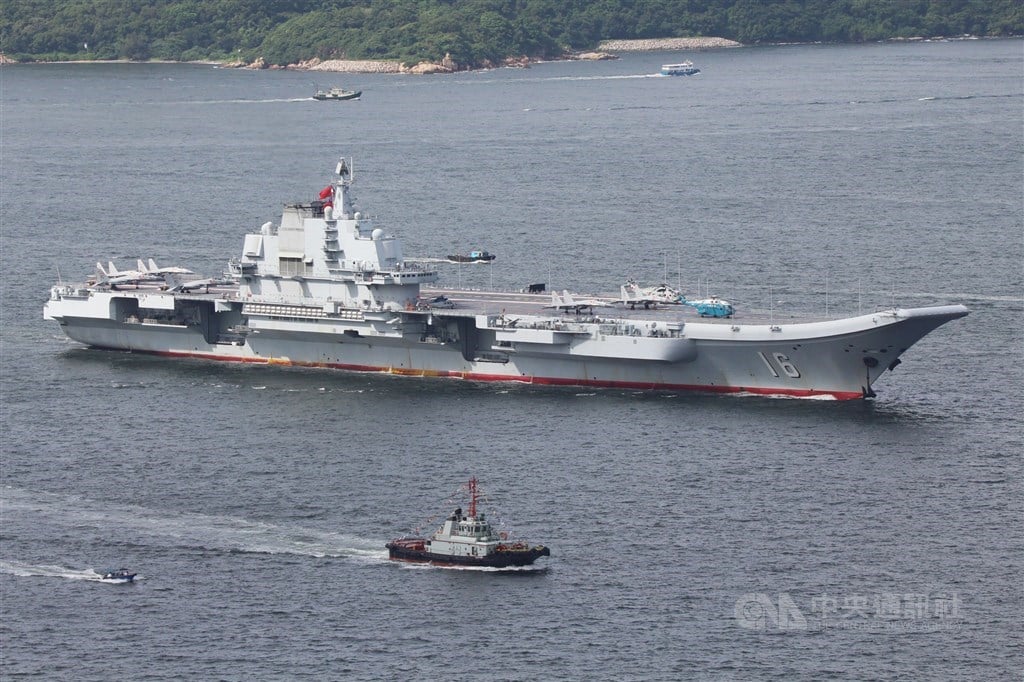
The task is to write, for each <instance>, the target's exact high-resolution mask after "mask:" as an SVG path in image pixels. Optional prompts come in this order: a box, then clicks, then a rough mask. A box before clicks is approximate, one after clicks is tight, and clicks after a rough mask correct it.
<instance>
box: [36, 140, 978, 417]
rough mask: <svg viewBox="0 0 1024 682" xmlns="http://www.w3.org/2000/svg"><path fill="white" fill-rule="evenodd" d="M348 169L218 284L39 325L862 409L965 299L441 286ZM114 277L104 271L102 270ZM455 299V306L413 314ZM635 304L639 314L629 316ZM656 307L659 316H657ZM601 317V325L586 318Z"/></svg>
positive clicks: (97, 340) (132, 281)
mask: <svg viewBox="0 0 1024 682" xmlns="http://www.w3.org/2000/svg"><path fill="white" fill-rule="evenodd" d="M352 183H353V175H352V173H351V163H350V162H349V161H346V160H342V161H341V162H340V163H339V164H338V166H337V168H336V176H335V178H334V180H333V182H332V183H331V184H330V185H329V186H328V187H326V188H324V189H323V190H322V191H321V193H320V198H319V199H316V200H312V201H307V202H305V203H295V204H289V205H287V206H285V209H284V213H283V214H282V216H281V220H280V222H279V223H278V224H273V223H270V222H268V223H266V224H264V225H263V226H262V227H261V228H260V229H258V230H257V231H255V232H252V233H250V234H247V235H245V238H244V242H243V245H242V249H241V254H240V257H239V258H237V259H235V260H232V261H231V262H230V263H229V269H228V273H227V274H228V275H229V277H227V278H213V279H203V278H196V279H193V280H191V282H186V283H184V284H182V283H181V281H180V279H178V278H180V275H171V274H168V275H166V276H167V277H176V279H175V280H174V281H175V282H176V283H175V284H173V285H171V284H170V283H164V284H160V283H159V282H154V281H151V280H150V279H148V278H141V277H136V278H129V279H128V280H118V282H119V284H116V285H115V284H112V283H111V280H110V278H109V277H106V278H104V277H97V278H95V279H93V280H91V281H90V282H88V283H84V284H65V283H62V284H57V285H55V286H53V287H52V288H51V290H50V296H49V300H48V301H47V302H46V304H45V306H44V310H43V315H44V317H45V318H46V319H48V320H52V321H54V322H56V323H57V324H59V325H60V327H61V329H62V330H63V331H64V333H66V334H67V335H68V336H69V337H70V338H72V339H74V340H75V341H78V342H80V343H83V344H85V345H87V346H91V347H94V348H101V349H115V350H125V351H132V352H136V353H152V354H156V355H163V356H167V357H174V358H197V359H203V360H217V361H224V362H242V363H265V364H278V365H296V366H303V367H320V368H331V369H340V370H354V371H367V372H386V373H389V374H398V375H403V376H409V377H451V378H457V379H464V380H472V381H509V382H523V383H529V384H547V385H556V386H586V387H610V388H622V389H630V390H658V389H663V390H671V391H679V390H695V391H706V392H715V393H737V394H757V395H783V396H792V397H831V398H835V399H840V400H846V399H854V398H861V397H871V396H873V395H874V391H873V389H872V385H873V384H874V383H875V381H876V380H877V379H878V378H879V377H880V376H881V375H882V374H883V373H884V372H885V371H886V370H887V369H893V368H895V367H896V366H897V365H898V364H900V358H901V356H902V355H903V354H904V353H905V352H906V351H907V349H909V348H910V347H911V346H912V345H913V344H914V343H915V342H917V341H918V340H919V339H920V338H921V337H923V336H924V335H926V334H928V333H929V332H931V331H932V330H933V329H935V328H936V327H939V326H940V325H942V324H945V323H946V322H948V321H950V320H954V319H956V318H959V317H963V316H964V315H967V314H968V311H967V308H965V307H964V306H962V305H945V306H934V307H925V308H897V307H893V308H890V309H886V310H878V311H874V312H870V313H867V314H864V315H857V316H855V317H848V318H843V319H817V320H814V319H810V318H808V319H806V320H802V321H786V322H778V323H777V322H775V320H774V319H773V317H771V316H769V315H758V314H752V313H751V314H746V313H745V314H739V313H735V312H734V313H733V314H732V317H731V318H728V319H726V318H724V317H723V318H718V319H716V318H714V317H711V318H708V319H702V318H699V317H697V316H696V313H695V312H694V310H693V309H692V308H690V307H688V306H683V305H659V301H660V299H659V298H658V297H659V296H660V297H665V296H669V295H677V294H678V292H674V291H672V292H669V291H668V290H667V289H666V290H665V291H661V290H660V289H658V288H655V289H654V290H652V291H647V290H641V289H635V290H634V289H629V290H627V291H626V292H625V293H624V294H623V299H622V300H618V299H614V298H612V299H608V304H609V306H610V305H611V304H612V303H628V304H630V305H619V306H617V307H616V308H614V309H613V310H612V311H610V312H609V313H608V314H607V315H605V314H604V311H602V310H601V307H600V304H601V299H599V298H596V297H592V298H587V299H586V300H585V304H581V303H580V302H579V301H577V300H576V299H575V298H573V300H572V301H571V302H570V301H569V300H568V299H570V298H572V297H570V295H569V293H568V292H566V293H565V294H564V295H563V296H560V297H558V301H557V304H556V303H552V298H551V297H550V296H546V295H544V294H543V293H536V294H533V293H521V292H500V291H459V292H454V291H452V290H440V289H437V288H433V289H430V288H428V287H430V286H432V285H434V284H435V282H436V281H437V280H438V273H437V271H436V270H435V269H433V266H431V265H430V264H429V263H425V262H418V261H413V260H406V259H405V257H404V255H403V253H402V244H401V241H400V240H399V239H398V238H397V237H395V236H393V235H391V234H388V233H386V232H385V231H384V230H383V229H381V228H378V227H376V226H375V225H374V223H373V221H372V220H371V219H370V218H368V217H367V216H366V214H364V213H362V212H361V211H358V210H356V208H355V205H354V201H353V199H352V196H351V185H352ZM108 275H109V270H108ZM455 293H457V296H458V300H459V306H458V308H455V309H451V310H449V309H443V308H439V307H436V306H427V307H426V308H424V306H422V305H421V302H422V301H423V300H430V299H432V298H434V297H436V296H440V295H445V296H449V297H451V296H452V295H453V294H455ZM637 303H644V305H636V304H637ZM652 303H653V304H652ZM599 311H600V312H601V314H600V315H597V314H595V313H596V312H599Z"/></svg>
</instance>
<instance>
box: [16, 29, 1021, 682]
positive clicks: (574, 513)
mask: <svg viewBox="0 0 1024 682" xmlns="http://www.w3.org/2000/svg"><path fill="white" fill-rule="evenodd" d="M686 57H689V58H691V59H693V60H694V61H695V62H696V64H697V66H699V67H700V68H701V69H702V73H701V74H700V75H699V76H695V77H692V78H662V77H657V76H655V75H654V74H656V73H657V71H658V68H659V66H660V65H661V63H663V62H673V61H679V60H682V59H684V58H686ZM1022 74H1024V42H1022V41H1021V40H1001V41H964V42H948V43H925V42H922V43H912V44H886V45H865V46H855V47H842V46H792V47H772V48H759V49H754V48H750V49H748V48H743V49H735V50H723V51H716V52H704V53H696V54H683V53H647V54H630V55H624V56H623V58H622V59H620V60H618V61H613V62H600V63H590V62H575V63H550V64H539V65H536V66H534V67H532V68H530V69H525V70H511V69H504V70H497V71H489V72H478V73H467V74H456V75H451V76H439V77H406V76H386V77H385V76H371V75H346V76H342V75H330V74H311V73H296V72H273V71H265V72H253V71H241V70H224V69H216V68H211V67H209V66H192V65H40V66H4V67H3V68H2V69H0V101H2V104H0V116H2V139H0V180H2V188H0V199H2V206H0V221H2V222H0V258H2V264H0V285H2V306H0V318H2V319H0V331H2V346H0V354H2V355H0V359H2V377H0V378H2V393H0V408H2V414H0V416H2V422H0V426H2V433H0V436H2V438H0V453H2V456H0V465H2V467H0V474H2V486H0V598H2V602H0V647H2V649H0V677H2V678H3V679H4V680H22V679H41V680H54V679H69V680H109V679H122V680H171V679H174V680H177V679H190V680H192V679H194V680H292V679H317V680H321V679H322V680H345V679H360V680H363V679H366V680H374V679H381V680H394V679H428V680H442V679H443V680H535V679H554V680H577V679H609V680H626V679H629V680H633V679H635V680H678V679H691V678H714V679H779V680H817V679H821V680H826V679H828V680H831V679H867V678H872V679H895V678H913V679H917V678H957V679H997V678H1007V677H1011V676H1019V674H1020V670H1021V669H1022V667H1024V642H1022V634H1021V631H1022V629H1021V623H1022V619H1024V594H1022V571H1021V569H1022V559H1021V557H1022V556H1024V533H1022V530H1021V529H1022V524H1021V521H1022V516H1024V514H1022V497H1024V496H1022V483H1021V480H1022V479H1021V475H1022V462H1021V457H1022V454H1021V453H1022V450H1024V434H1022V431H1024V429H1022V424H1021V417H1020V414H1021V408H1022V404H1021V403H1022V400H1021V389H1022V386H1024V381H1022V379H1024V376H1022V370H1021V367H1022V365H1024V352H1022V351H1024V347H1022V327H1024V325H1022V322H1024V303H1022V292H1024V206H1022V201H1024V200H1022V196H1024V113H1022V112H1024V75H1022ZM316 85H320V86H328V85H341V86H345V87H351V88H357V89H361V90H362V91H363V93H364V94H363V98H362V100H361V101H358V102H347V103H319V102H315V101H312V100H311V99H310V95H311V94H312V92H313V90H314V87H315V86H316ZM342 154H344V155H346V156H353V157H354V158H355V167H356V182H357V185H356V190H357V192H356V193H357V196H358V198H359V200H360V203H361V206H362V207H363V209H364V210H366V211H367V212H369V213H371V214H374V215H377V216H379V218H380V219H381V220H382V221H383V222H384V223H385V226H386V227H387V228H388V229H389V231H392V232H395V233H398V234H401V235H403V236H404V237H405V239H406V252H407V254H409V255H421V256H441V255H444V254H446V253H450V252H453V250H458V251H465V250H469V249H473V248H485V249H487V250H489V251H491V252H494V253H497V254H498V258H497V260H496V261H495V262H494V265H493V266H492V267H490V268H487V267H463V268H458V267H456V266H445V270H444V271H443V275H444V282H445V283H447V284H449V285H452V286H455V285H459V284H461V285H463V286H490V285H493V286H495V287H503V288H519V287H522V286H524V285H525V284H527V283H531V282H546V283H548V284H549V285H551V286H553V287H557V288H568V289H571V290H573V291H578V292H585V293H604V292H614V291H617V289H618V286H619V284H620V283H622V282H623V281H624V280H625V279H626V278H627V277H636V278H638V279H639V280H641V281H643V282H647V283H656V282H658V281H662V280H668V281H669V282H670V283H673V284H679V285H681V287H682V289H683V290H684V291H685V292H686V293H688V294H690V295H696V294H697V293H698V287H699V288H700V291H701V292H702V293H703V291H705V290H708V289H710V292H711V293H715V294H719V295H721V296H724V297H726V298H728V299H730V300H732V301H734V302H735V303H736V304H737V305H739V306H742V307H744V308H747V309H750V308H760V309H771V310H772V311H773V313H774V314H775V315H776V316H778V317H780V318H784V317H785V316H786V315H789V314H796V313H807V312H818V313H823V314H824V313H825V312H826V311H827V313H828V314H829V315H846V314H852V313H856V312H857V311H858V310H864V311H867V310H873V309H875V307H877V306H887V305H891V304H892V303H893V302H894V301H895V302H896V303H897V304H901V305H910V306H917V305H927V304H932V303H956V302H960V303H964V304H966V305H968V306H969V307H970V308H971V310H972V313H971V315H970V316H969V317H967V318H965V319H963V320H959V321H955V322H953V323H951V324H949V325H947V326H945V327H943V328H941V329H939V330H938V331H936V332H935V333H933V334H932V335H931V336H929V337H927V338H926V339H924V340H923V341H922V342H921V343H919V344H918V345H917V346H915V347H914V348H913V349H911V351H910V352H909V353H908V354H907V355H906V356H905V357H904V362H903V364H902V365H901V366H900V367H899V368H898V369H897V370H896V371H895V372H894V373H892V374H890V375H887V376H886V377H884V379H883V380H882V381H880V382H879V383H878V384H877V385H876V387H875V388H876V390H877V391H878V393H879V396H878V398H877V399H876V400H874V401H873V402H867V403H863V402H859V401H858V402H853V403H831V402H822V401H798V400H780V399H774V400H773V399H761V398H737V397H723V396H703V395H684V394H678V395H676V394H645V393H639V392H630V391H587V392H581V391H578V390H573V389H536V388H528V387H520V386H503V385H472V384H465V383H460V382H456V381H452V380H413V379H407V378H396V377H389V376H376V375H365V374H346V373H341V372H318V371H307V370H294V369H281V368H268V367H237V366H229V365H218V364H212V363H203V362H192V361H176V360H169V359H160V358H150V357H139V356H134V355H131V354H124V353H114V352H102V351H94V350H87V349H84V348H81V347H78V346H77V345H76V344H74V343H71V342H69V341H67V340H66V339H65V338H63V337H62V335H61V334H60V332H59V329H58V328H57V327H56V325H53V324H52V323H46V322H44V321H43V320H42V305H43V302H44V300H45V299H46V297H47V294H48V289H49V287H50V286H51V284H53V283H54V282H55V281H56V280H57V279H58V277H60V278H62V279H64V280H81V279H82V278H84V277H85V276H86V275H87V274H89V273H91V272H92V270H93V267H94V264H95V263H96V262H97V261H103V262H104V263H105V262H106V261H107V260H114V261H115V262H116V263H117V264H118V265H120V266H123V267H128V266H132V265H133V264H134V262H135V259H136V258H139V257H142V258H149V257H152V258H155V259H156V260H157V261H159V262H160V263H161V264H164V263H166V264H179V265H184V266H188V267H191V268H192V269H193V270H196V271H198V272H201V273H205V274H217V273H219V272H220V271H221V270H222V269H223V267H224V265H225V263H226V261H227V259H228V258H229V257H231V256H235V255H238V254H239V253H240V249H241V242H242V235H243V234H244V233H246V232H249V231H253V230H254V229H256V228H258V226H259V225H260V224H262V223H263V222H265V221H268V220H273V221H276V220H277V219H278V218H279V215H280V207H281V205H282V204H283V203H285V202H288V201H294V200H298V199H311V198H313V197H314V196H315V193H316V192H317V191H318V190H319V189H320V188H321V187H323V186H324V184H326V182H327V181H328V180H329V179H330V177H331V172H332V170H333V167H334V164H335V161H336V160H337V157H338V156H340V155H342ZM471 475H476V476H477V477H479V478H480V480H481V484H482V486H483V487H484V489H485V490H486V491H488V500H489V501H488V505H487V508H489V509H491V508H493V509H494V510H496V511H497V512H500V514H501V517H502V518H503V519H504V520H505V521H506V522H507V527H508V528H510V529H512V530H513V531H515V532H517V533H520V534H522V535H524V536H526V537H527V538H528V539H530V540H531V541H534V542H543V543H545V544H547V545H549V546H550V547H551V548H552V556H551V557H550V558H549V559H546V560H542V561H541V563H539V564H538V567H539V568H537V569H534V570H527V571H518V572H512V573H498V572H488V571H465V570H463V571H452V570H443V569H434V568H413V567H410V566H407V565H396V564H393V563H390V562H388V561H387V559H386V554H385V550H384V547H383V545H384V542H385V541H386V540H387V539H388V538H390V537H393V536H397V535H400V534H403V533H406V532H409V531H411V530H412V529H413V528H415V527H416V526H418V525H419V524H421V523H422V522H423V521H424V520H425V519H427V518H429V517H430V516H432V515H434V514H436V513H439V512H443V511H447V506H448V505H447V503H446V501H447V500H448V499H449V496H450V495H451V494H452V493H453V491H454V490H455V489H456V488H457V486H458V485H459V484H460V483H461V482H463V481H465V480H466V479H467V478H469V476H471ZM110 565H126V566H129V567H131V568H134V569H136V570H138V571H139V572H140V574H141V576H140V579H139V581H138V582H137V583H136V584H134V585H127V586H116V585H109V584H104V583H101V582H97V581H96V580H94V579H91V578H94V577H95V574H94V573H93V570H94V569H96V570H99V569H102V568H104V567H107V566H110Z"/></svg>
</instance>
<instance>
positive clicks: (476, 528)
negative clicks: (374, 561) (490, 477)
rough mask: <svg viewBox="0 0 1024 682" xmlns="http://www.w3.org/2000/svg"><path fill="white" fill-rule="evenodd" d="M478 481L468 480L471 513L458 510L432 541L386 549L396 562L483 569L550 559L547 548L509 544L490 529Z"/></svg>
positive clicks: (407, 540)
mask: <svg viewBox="0 0 1024 682" xmlns="http://www.w3.org/2000/svg"><path fill="white" fill-rule="evenodd" d="M477 499H478V493H477V485H476V479H475V478H471V479H469V513H467V514H463V513H462V508H461V507H459V508H458V509H456V510H455V511H454V512H452V514H451V515H450V516H449V517H448V518H447V519H445V522H444V524H442V526H441V527H440V528H439V529H438V530H437V531H436V532H435V533H434V534H433V535H431V536H430V537H429V538H422V537H404V538H398V539H395V540H392V541H391V542H389V543H387V544H386V545H385V546H386V547H387V548H388V558H390V559H392V560H394V561H411V562H414V563H423V564H435V565H438V566H482V567H488V568H509V567H512V566H527V565H529V564H532V563H533V562H534V561H536V560H537V559H539V558H540V557H542V556H551V550H550V549H548V548H547V547H545V546H544V545H534V546H532V547H531V546H530V545H529V544H527V543H526V542H521V541H520V542H509V541H507V540H506V539H504V537H503V534H501V533H498V532H496V531H495V530H494V528H493V527H492V526H491V524H490V522H489V521H488V520H487V518H486V517H485V515H484V513H483V512H480V513H479V514H477V509H476V505H477Z"/></svg>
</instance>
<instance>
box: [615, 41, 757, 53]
mask: <svg viewBox="0 0 1024 682" xmlns="http://www.w3.org/2000/svg"><path fill="white" fill-rule="evenodd" d="M721 47H743V44H742V43H737V42H736V41H735V40H728V39H726V38H649V39H642V40H604V41H602V42H601V44H600V45H598V46H597V49H598V50H602V51H604V52H653V51H657V50H662V51H667V50H712V49H718V48H721Z"/></svg>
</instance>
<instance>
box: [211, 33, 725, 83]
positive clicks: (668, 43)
mask: <svg viewBox="0 0 1024 682" xmlns="http://www.w3.org/2000/svg"><path fill="white" fill-rule="evenodd" d="M724 47H742V44H741V43H738V42H736V41H735V40H728V39H726V38H657V39H645V40H606V41H604V42H602V43H601V44H600V45H598V49H597V50H596V51H593V52H580V53H577V54H567V55H564V56H563V57H562V58H563V59H566V60H574V59H580V60H591V61H593V60H603V59H618V57H617V56H616V55H615V53H616V52H646V51H656V50H711V49H718V48H724ZM532 61H533V60H530V59H529V58H527V57H510V58H508V59H505V60H503V61H502V62H501V63H498V64H485V65H483V66H480V67H467V66H463V65H460V64H457V63H455V61H454V60H452V58H451V55H445V57H444V59H442V60H441V61H440V62H420V63H419V64H415V65H413V66H406V65H405V64H403V63H402V62H400V61H393V60H383V59H381V60H369V59H325V60H320V59H317V58H313V59H310V60H307V61H303V62H298V63H296V64H289V65H287V66H276V65H274V66H268V65H267V64H265V63H264V62H263V59H257V60H256V61H255V62H252V63H251V64H245V63H243V62H233V63H230V64H224V65H223V66H225V67H236V68H246V69H288V70H293V71H327V72H332V73H407V74H416V75H423V74H432V73H455V72H456V71H473V70H478V69H489V68H490V69H493V68H499V67H517V68H527V67H529V65H530V63H531V62H532Z"/></svg>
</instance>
